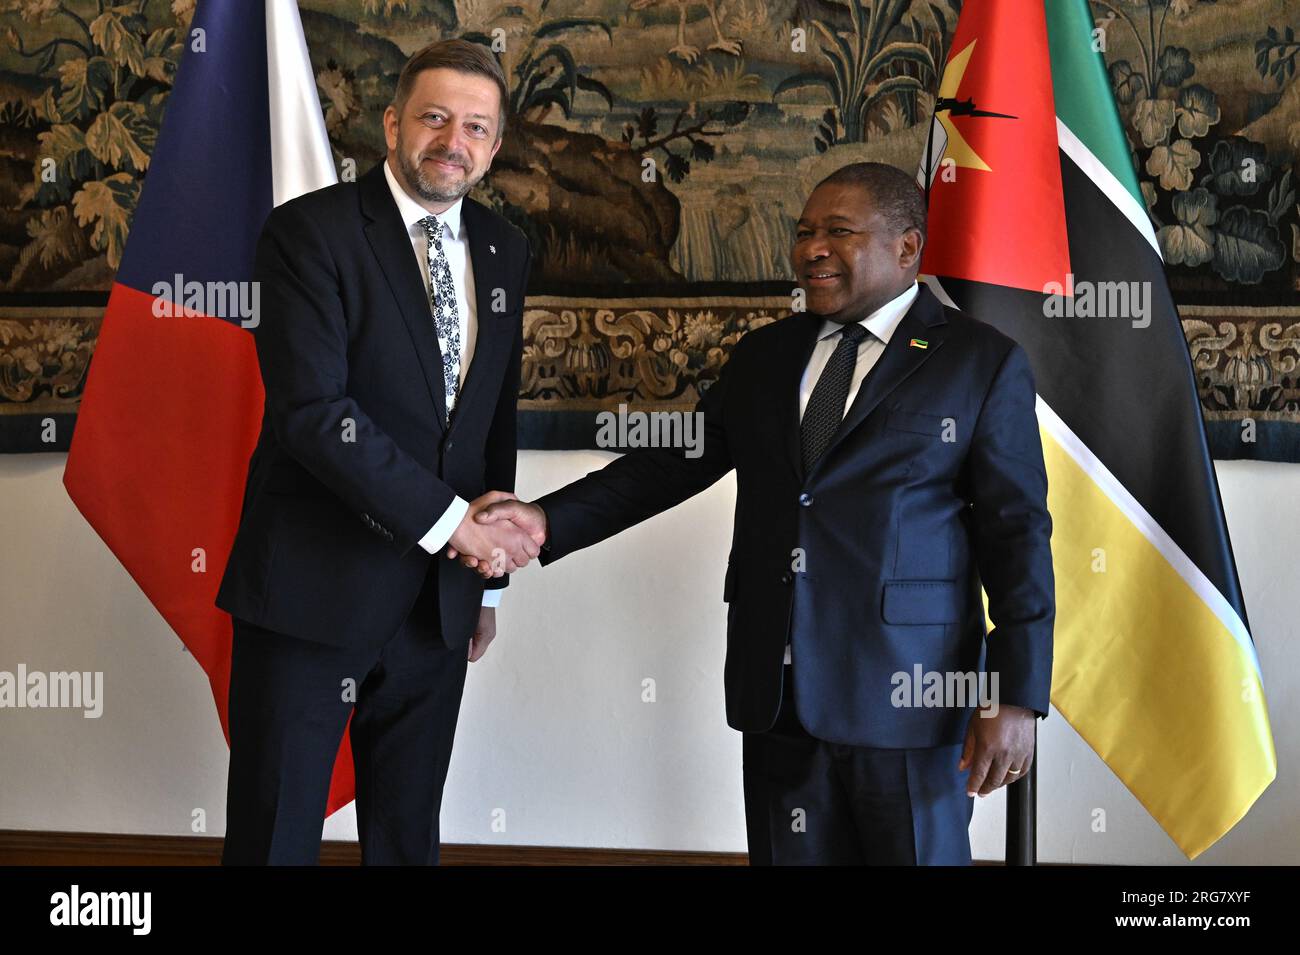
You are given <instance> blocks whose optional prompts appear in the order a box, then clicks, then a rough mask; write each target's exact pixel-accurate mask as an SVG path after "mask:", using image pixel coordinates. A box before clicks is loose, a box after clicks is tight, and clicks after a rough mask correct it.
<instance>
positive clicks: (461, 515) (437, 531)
mask: <svg viewBox="0 0 1300 955" xmlns="http://www.w3.org/2000/svg"><path fill="white" fill-rule="evenodd" d="M468 511H469V501H467V500H465V499H464V498H463V497H460V496H457V497H455V498H453V499H452V502H451V503H450V504H448V505H447V509H446V510H445V511H443V512H442V517H440V518H438V523H436V524H434V525H433V526H432V527H430V528H429V533H427V534H425V535H424V536H423V537H421V538H420V546H421V547H423V548H424V549H425V550H427V551H428V552H429V553H430V554H433V555H434V556H435V557H436V556H438V555H439V554H441V553H442V551H443V548H445V547H446V546H447V542H448V541H449V540H451V535H452V534H454V533H456V528H457V527H459V526H460V522H461V521H463V520H464V519H465V514H466V513H468Z"/></svg>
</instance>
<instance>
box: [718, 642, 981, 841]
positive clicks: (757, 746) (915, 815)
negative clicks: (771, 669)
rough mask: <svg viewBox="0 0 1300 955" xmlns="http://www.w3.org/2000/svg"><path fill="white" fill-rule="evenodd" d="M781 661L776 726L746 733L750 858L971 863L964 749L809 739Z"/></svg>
mask: <svg viewBox="0 0 1300 955" xmlns="http://www.w3.org/2000/svg"><path fill="white" fill-rule="evenodd" d="M792 669H793V667H791V666H786V667H785V676H784V678H783V679H784V684H783V687H782V696H781V707H780V710H779V711H778V713H777V718H776V723H775V724H773V726H772V728H771V729H769V730H767V731H766V732H763V733H745V734H744V740H743V744H742V752H743V754H744V774H743V775H744V792H745V830H746V834H747V836H748V840H749V863H750V865H970V862H971V854H970V835H969V831H968V830H969V828H970V820H971V815H972V813H973V811H974V806H973V804H974V800H973V799H972V798H971V797H969V796H967V795H966V779H967V775H968V774H967V772H965V771H961V772H959V771H958V770H957V763H958V761H959V760H960V759H961V751H962V747H961V745H960V744H958V745H955V746H936V747H930V748H925V749H877V748H870V747H864V746H848V745H842V744H838V743H828V742H826V741H824V740H819V739H815V738H814V737H812V736H810V735H809V734H808V731H807V730H805V729H804V728H803V726H802V725H801V724H800V723H799V719H798V717H797V716H796V715H795V706H794V681H793V677H792V673H791V671H792Z"/></svg>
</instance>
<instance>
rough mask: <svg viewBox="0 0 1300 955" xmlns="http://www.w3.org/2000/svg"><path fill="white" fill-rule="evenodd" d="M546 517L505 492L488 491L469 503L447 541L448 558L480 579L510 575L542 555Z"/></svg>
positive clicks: (541, 512) (531, 505) (543, 513)
mask: <svg viewBox="0 0 1300 955" xmlns="http://www.w3.org/2000/svg"><path fill="white" fill-rule="evenodd" d="M545 543H546V513H545V512H544V511H543V510H542V509H541V508H540V507H538V506H537V505H536V504H529V503H527V502H525V501H521V500H519V499H518V498H517V497H515V496H514V495H513V494H511V493H510V492H508V491H489V492H488V493H486V494H484V495H483V496H482V497H479V498H475V499H474V500H473V501H471V502H470V505H469V510H468V511H466V512H465V517H464V518H463V519H462V520H461V522H460V525H459V526H458V527H457V528H456V530H455V532H454V533H453V534H452V535H451V540H450V541H448V546H447V556H448V557H449V558H452V559H453V560H454V559H457V558H459V559H460V562H461V563H462V564H464V565H465V566H466V567H469V568H471V569H472V570H475V571H477V572H478V574H479V576H480V577H483V578H489V577H500V576H502V575H503V574H512V573H514V572H515V571H516V570H518V569H519V568H520V567H524V566H527V564H528V562H529V561H530V560H532V559H533V558H534V557H536V556H537V555H538V554H539V553H540V552H541V547H542V545H543V544H545Z"/></svg>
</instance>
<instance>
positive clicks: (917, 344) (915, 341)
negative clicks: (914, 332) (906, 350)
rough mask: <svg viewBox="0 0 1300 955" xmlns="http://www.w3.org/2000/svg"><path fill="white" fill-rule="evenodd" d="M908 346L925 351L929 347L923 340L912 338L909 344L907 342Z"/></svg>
mask: <svg viewBox="0 0 1300 955" xmlns="http://www.w3.org/2000/svg"><path fill="white" fill-rule="evenodd" d="M908 344H909V345H911V346H912V347H913V348H920V349H926V348H929V347H930V343H929V342H927V341H926V340H925V339H924V338H913V339H912V340H911V341H910V342H908Z"/></svg>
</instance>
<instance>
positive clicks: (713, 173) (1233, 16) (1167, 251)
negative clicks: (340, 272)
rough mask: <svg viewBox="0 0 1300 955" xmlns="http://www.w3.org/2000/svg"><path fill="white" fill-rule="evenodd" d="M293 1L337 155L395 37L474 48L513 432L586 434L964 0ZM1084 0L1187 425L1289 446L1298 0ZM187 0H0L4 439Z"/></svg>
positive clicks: (150, 113)
mask: <svg viewBox="0 0 1300 955" xmlns="http://www.w3.org/2000/svg"><path fill="white" fill-rule="evenodd" d="M967 2H968V3H969V2H973V0H967ZM1049 2H1051V0H1049ZM250 6H251V5H250ZM258 6H259V7H260V5H258ZM299 6H300V10H301V15H302V22H303V27H304V30H305V33H306V37H307V44H308V48H309V51H310V54H311V59H312V64H313V69H314V71H315V74H316V81H317V86H318V90H319V93H320V99H321V105H322V109H323V110H324V114H325V119H326V126H327V130H328V132H329V135H330V140H331V143H332V146H333V149H334V154H335V159H336V161H337V164H338V168H339V172H340V176H341V177H342V178H345V179H346V178H351V177H355V176H356V175H359V174H360V173H363V172H365V171H366V170H367V169H368V168H370V167H371V166H372V165H373V164H374V163H376V162H378V161H380V160H381V158H382V157H383V155H384V139H383V130H382V126H381V116H382V113H383V109H384V107H385V106H386V105H387V104H388V102H389V99H390V98H391V95H392V90H393V87H394V84H395V80H396V76H397V73H398V71H399V70H400V68H401V66H402V63H403V62H404V61H405V59H406V58H407V56H409V54H410V53H412V52H413V51H415V50H416V49H419V48H420V47H421V46H423V45H425V44H426V43H428V42H430V41H432V40H434V39H437V38H440V37H450V36H462V37H466V38H468V39H473V40H476V41H478V42H481V43H483V44H485V45H487V46H489V47H491V48H492V49H493V50H494V51H495V52H496V53H497V56H498V58H499V60H500V62H501V64H502V66H503V68H504V70H505V72H506V75H507V78H508V81H509V86H510V99H509V102H508V103H507V123H506V135H505V139H504V141H503V144H502V146H501V149H500V151H499V153H498V154H497V156H496V158H495V160H494V162H493V167H492V171H491V172H490V173H489V175H488V176H487V177H486V178H485V179H484V180H483V182H482V183H480V185H479V186H478V187H477V188H476V189H475V190H474V192H473V193H472V195H473V196H474V198H476V199H478V200H480V201H482V202H484V203H485V204H487V205H488V206H490V207H491V208H493V209H495V210H497V211H498V212H500V213H501V214H502V215H504V216H505V217H506V218H508V219H509V220H510V221H511V222H513V223H515V224H516V225H518V226H519V227H520V228H521V229H523V230H524V232H525V233H526V235H527V236H528V238H529V241H530V242H531V244H532V249H533V256H534V257H533V271H532V278H531V282H530V286H529V295H528V300H527V306H526V308H525V314H524V326H525V327H524V331H525V344H524V355H523V367H522V381H521V388H520V402H519V409H520V445H521V447H526V448H592V447H596V446H598V444H599V442H598V435H599V433H600V430H601V429H600V426H599V424H598V421H599V420H600V419H598V417H597V416H598V415H600V414H601V412H617V411H618V410H619V409H620V407H625V408H626V409H628V410H640V411H659V410H662V411H682V410H689V409H691V408H692V407H693V406H694V404H695V402H696V400H697V399H698V398H699V396H700V394H701V393H702V392H703V390H705V389H707V388H708V387H709V385H710V384H711V383H712V382H713V381H714V380H716V378H717V375H718V372H719V370H720V369H721V368H722V366H723V364H724V363H725V362H726V360H727V355H728V354H729V351H730V348H731V347H732V346H733V345H734V344H735V343H736V341H738V340H739V339H740V338H741V337H742V336H743V335H745V334H746V333H747V332H748V331H750V330H751V329H754V328H758V327H761V326H762V325H765V324H768V323H770V322H773V321H779V320H781V319H782V318H784V317H786V316H787V315H789V314H790V312H791V307H792V289H793V288H794V281H793V273H792V271H791V269H790V266H789V261H788V255H789V248H790V243H791V240H792V236H793V224H794V222H795V220H796V219H797V218H798V216H799V213H800V210H801V208H802V205H803V202H804V200H805V199H806V197H807V195H808V193H809V191H810V190H811V189H812V187H813V186H814V185H815V184H816V183H817V181H818V180H820V179H821V178H822V177H823V176H825V175H827V174H828V173H830V172H831V171H833V170H834V169H836V168H838V167H840V166H843V165H845V164H847V163H850V162H857V161H862V160H873V161H880V162H888V163H892V164H894V165H896V166H898V167H900V168H902V169H905V170H907V171H909V172H912V171H915V170H916V168H917V165H918V162H919V159H920V157H921V154H922V151H923V149H924V146H925V134H926V131H927V129H928V125H929V115H930V111H931V108H932V104H933V93H934V90H935V89H936V86H937V82H938V76H939V73H940V72H941V70H942V66H943V63H944V62H945V60H946V58H947V56H948V53H949V50H948V43H949V40H950V38H951V36H952V32H953V28H954V26H955V24H956V20H957V16H958V15H959V13H960V10H961V2H960V0H875V2H874V3H868V2H866V0H672V2H669V0H514V2H508V3H503V2H499V0H302V2H301V3H300V4H299ZM1091 8H1092V11H1093V14H1094V18H1095V21H1096V27H1097V28H1096V31H1095V33H1094V41H1095V42H1096V43H1097V46H1098V48H1099V49H1100V50H1102V52H1103V54H1104V57H1105V59H1106V62H1107V65H1108V68H1109V73H1110V78H1111V83H1112V86H1113V88H1114V91H1115V95H1116V99H1117V102H1118V104H1119V109H1120V112H1121V118H1122V121H1123V123H1124V126H1125V132H1126V133H1127V135H1128V138H1129V143H1130V146H1131V147H1132V154H1133V162H1134V166H1135V169H1136V170H1137V173H1138V176H1139V179H1140V181H1141V187H1142V192H1143V196H1144V197H1145V199H1146V203H1147V208H1148V211H1149V213H1150V215H1151V217H1152V220H1153V223H1154V225H1155V228H1156V231H1157V236H1158V239H1159V243H1160V247H1161V251H1162V253H1163V255H1164V258H1165V262H1166V265H1167V274H1168V277H1169V282H1170V285H1171V287H1172V289H1173V293H1174V299H1175V301H1176V302H1177V303H1178V305H1179V309H1180V314H1181V317H1182V321H1183V327H1184V331H1185V333H1186V337H1187V341H1188V347H1189V349H1190V353H1191V357H1192V362H1193V366H1194V369H1195V373H1196V378H1197V385H1198V390H1199V393H1200V398H1201V402H1202V406H1203V410H1204V413H1205V418H1206V425H1207V429H1208V432H1209V435H1210V439H1211V449H1212V452H1213V453H1214V455H1215V457H1218V458H1260V459H1267V460H1276V461H1300V368H1298V365H1300V305H1298V304H1297V302H1298V301H1300V299H1298V298H1297V290H1298V289H1300V204H1297V181H1296V179H1297V177H1296V171H1295V160H1296V154H1297V151H1300V83H1297V81H1296V77H1295V72H1296V59H1297V54H1300V38H1297V36H1296V33H1297V27H1298V25H1300V3H1297V2H1296V0H1217V2H1215V0H1092V3H1091ZM193 9H194V0H136V2H132V3H129V4H124V5H109V4H108V3H105V2H104V0H0V31H3V35H4V36H5V38H6V39H5V42H4V43H3V44H0V450H5V451H51V450H66V448H67V446H68V441H69V439H70V436H71V431H72V425H73V422H74V421H75V415H76V410H77V405H78V402H79V399H80V394H81V389H82V387H83V385H84V381H85V375H86V369H87V367H88V365H89V362H90V359H91V356H92V354H93V352H94V347H95V341H96V337H97V335H98V323H99V317H100V315H101V313H102V310H103V306H104V303H105V302H106V301H107V290H108V288H109V287H110V284H111V282H112V279H113V275H114V272H115V270H116V268H117V265H118V262H119V259H120V256H121V251H122V247H123V243H124V241H125V238H126V235H127V232H128V230H129V228H130V222H131V214H132V211H133V209H134V206H135V201H136V198H137V197H138V195H139V192H140V188H141V185H142V183H143V181H144V179H145V177H146V176H147V173H148V166H149V155H150V152H151V149H152V146H153V143H154V139H155V136H156V133H157V128H158V124H159V120H160V118H161V116H162V112H163V110H164V109H165V107H166V102H167V94H168V91H169V90H170V87H171V84H172V81H173V79H174V76H175V70H176V64H177V62H178V60H179V58H180V54H181V50H182V49H183V46H184V42H185V39H186V36H187V31H188V27H189V21H190V18H191V16H192V15H193ZM259 15H260V14H259ZM51 169H54V170H56V171H57V175H50V174H49V170H51ZM1243 170H1246V171H1248V172H1243ZM178 214H183V213H181V212H178ZM1098 386H1099V387H1104V384H1103V383H1099V385H1098ZM1152 386H1153V387H1158V382H1154V381H1153V382H1152Z"/></svg>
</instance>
